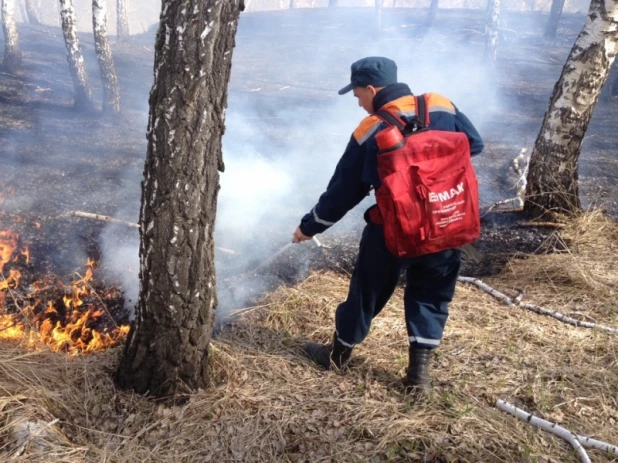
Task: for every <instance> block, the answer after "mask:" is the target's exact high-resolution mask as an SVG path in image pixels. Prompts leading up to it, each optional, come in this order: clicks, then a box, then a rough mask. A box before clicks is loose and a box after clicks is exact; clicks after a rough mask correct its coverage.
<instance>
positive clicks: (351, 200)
mask: <svg viewBox="0 0 618 463" xmlns="http://www.w3.org/2000/svg"><path fill="white" fill-rule="evenodd" d="M426 95H427V107H428V110H429V114H430V125H429V127H430V128H431V129H433V130H445V131H449V132H463V133H465V134H466V135H467V137H468V140H469V141H470V151H471V154H472V155H475V154H478V153H480V152H481V151H483V141H482V140H481V136H480V135H479V134H478V132H477V131H476V129H475V128H474V126H473V125H472V123H471V122H470V120H469V119H468V118H467V117H466V116H465V115H464V114H463V113H462V112H460V111H459V110H458V109H457V108H456V107H455V105H454V104H453V103H451V102H450V100H448V99H447V98H444V97H443V96H441V95H438V94H437V93H427V94H426ZM373 106H374V108H375V111H377V110H379V109H387V110H390V111H392V112H395V113H397V114H398V115H399V116H400V117H401V118H402V119H404V120H405V121H406V122H408V121H410V120H411V119H413V118H414V116H415V115H416V112H415V111H416V104H415V100H414V96H413V95H412V92H411V91H410V88H409V87H408V86H407V85H406V84H393V85H389V86H388V87H385V88H384V89H382V90H381V91H380V92H378V94H377V95H376V96H375V98H374V100H373ZM385 127H386V124H385V123H384V122H383V121H382V120H381V119H379V118H378V117H377V116H374V115H370V116H368V117H366V118H365V119H363V120H362V121H361V123H360V124H359V126H358V127H357V129H356V130H355V131H354V133H353V134H352V137H351V138H350V142H349V143H348V146H347V148H346V150H345V152H344V153H343V156H342V157H341V159H340V160H339V163H338V164H337V168H336V169H335V173H334V174H333V177H332V178H331V180H330V182H329V183H328V187H327V188H326V191H325V192H324V193H323V194H322V196H320V199H319V201H318V203H317V204H316V205H315V207H314V208H313V209H312V210H311V212H309V213H308V214H307V215H305V216H304V217H303V219H302V221H301V223H300V230H301V231H302V232H303V233H304V234H305V235H307V236H313V235H315V234H317V233H322V232H323V231H325V230H326V229H327V228H329V227H330V226H332V225H334V224H335V223H336V222H337V221H339V220H340V219H341V218H343V216H344V215H345V214H346V213H347V212H348V211H349V210H350V209H352V208H353V207H354V206H356V205H357V204H358V203H360V202H361V201H362V200H363V198H364V197H365V196H367V195H368V194H369V191H370V190H371V188H372V187H373V188H376V189H377V188H378V187H379V186H380V178H379V176H378V160H377V154H378V146H377V143H376V140H375V135H376V133H377V132H379V131H380V130H382V129H383V128H385Z"/></svg>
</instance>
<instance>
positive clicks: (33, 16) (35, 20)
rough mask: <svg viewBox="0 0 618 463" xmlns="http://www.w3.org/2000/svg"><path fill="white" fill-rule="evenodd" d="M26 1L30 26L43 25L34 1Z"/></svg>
mask: <svg viewBox="0 0 618 463" xmlns="http://www.w3.org/2000/svg"><path fill="white" fill-rule="evenodd" d="M25 1H26V15H27V16H28V22H29V23H30V24H41V23H40V21H39V15H38V12H37V8H36V5H35V3H34V0H25Z"/></svg>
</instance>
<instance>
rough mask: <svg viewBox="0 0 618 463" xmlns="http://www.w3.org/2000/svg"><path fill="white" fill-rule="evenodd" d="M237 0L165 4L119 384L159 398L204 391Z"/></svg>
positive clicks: (184, 0)
mask: <svg viewBox="0 0 618 463" xmlns="http://www.w3.org/2000/svg"><path fill="white" fill-rule="evenodd" d="M242 9H244V3H243V2H242V0H240V1H239V0H226V1H220V0H163V2H162V12H161V18H160V19H161V20H160V26H159V32H158V34H157V39H156V44H155V50H156V51H155V71H154V85H153V87H152V91H151V93H150V116H149V123H148V153H147V158H146V164H145V168H144V175H145V179H144V181H143V183H142V209H141V213H140V225H141V228H140V234H141V245H140V294H139V298H138V303H137V308H136V317H135V322H134V323H133V325H132V327H131V331H130V333H129V336H128V339H127V344H126V346H125V351H124V356H123V358H122V360H121V362H120V365H119V367H118V370H117V372H116V382H117V383H118V385H119V386H121V387H124V388H132V389H134V390H135V391H137V392H138V393H146V392H149V393H150V394H154V395H157V396H159V397H163V396H167V395H170V394H174V393H176V392H179V391H181V390H183V388H186V387H188V388H190V389H196V388H203V387H206V386H207V385H208V378H207V360H208V345H209V343H210V337H211V331H212V321H213V312H214V310H215V308H216V306H217V296H216V279H215V266H214V242H213V232H214V226H215V216H216V209H217V195H218V192H219V171H223V160H222V153H221V137H222V135H223V131H224V120H225V108H226V106H227V85H228V81H229V77H230V68H231V64H232V50H233V48H234V40H235V35H236V29H237V26H238V16H239V12H240V11H241V10H242Z"/></svg>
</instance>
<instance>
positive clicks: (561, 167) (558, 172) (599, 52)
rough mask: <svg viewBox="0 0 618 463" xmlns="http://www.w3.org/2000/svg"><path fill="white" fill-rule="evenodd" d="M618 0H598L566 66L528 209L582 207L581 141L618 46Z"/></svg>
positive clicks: (533, 166) (534, 162) (541, 143)
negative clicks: (580, 192)
mask: <svg viewBox="0 0 618 463" xmlns="http://www.w3.org/2000/svg"><path fill="white" fill-rule="evenodd" d="M617 47H618V0H592V1H591V3H590V9H589V11H588V20H587V21H586V24H584V27H583V29H582V31H581V32H580V34H579V36H578V37H577V40H576V41H575V45H573V48H572V50H571V53H570V55H569V57H568V59H567V61H566V64H565V65H564V68H563V69H562V74H561V76H560V79H559V80H558V82H556V86H555V87H554V92H553V94H552V96H551V99H550V103H549V108H548V109H547V112H546V113H545V117H544V119H543V124H542V126H541V130H540V132H539V135H538V137H537V139H536V142H535V145H534V150H533V152H532V156H531V158H530V170H529V174H528V193H527V196H526V203H525V205H524V210H525V211H526V212H527V213H528V214H530V215H532V216H533V217H541V216H542V215H544V214H545V213H547V212H548V211H551V212H559V213H567V214H569V213H573V212H577V211H579V210H580V207H581V203H580V200H579V185H578V164H579V155H580V152H581V145H582V141H583V139H584V135H585V134H586V130H587V129H588V124H589V122H590V118H591V117H592V111H593V110H594V107H595V105H596V104H597V101H598V100H599V96H600V93H601V89H602V88H603V84H604V83H605V81H606V80H607V76H608V74H609V70H610V68H611V65H612V63H613V61H614V59H615V57H616V52H617V50H618V48H617Z"/></svg>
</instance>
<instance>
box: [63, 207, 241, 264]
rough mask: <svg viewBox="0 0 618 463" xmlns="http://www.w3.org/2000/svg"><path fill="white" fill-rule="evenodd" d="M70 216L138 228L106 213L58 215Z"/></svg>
mask: <svg viewBox="0 0 618 463" xmlns="http://www.w3.org/2000/svg"><path fill="white" fill-rule="evenodd" d="M70 216H75V217H81V218H84V219H92V220H99V221H101V222H108V223H118V224H121V225H126V226H127V227H131V228H139V224H138V223H135V222H128V221H126V220H120V219H115V218H114V217H110V216H108V215H101V214H93V213H92V212H82V211H71V212H67V213H66V214H62V215H61V216H59V217H70ZM215 249H217V250H219V251H221V252H224V253H226V254H236V251H233V250H231V249H227V248H221V247H215Z"/></svg>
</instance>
